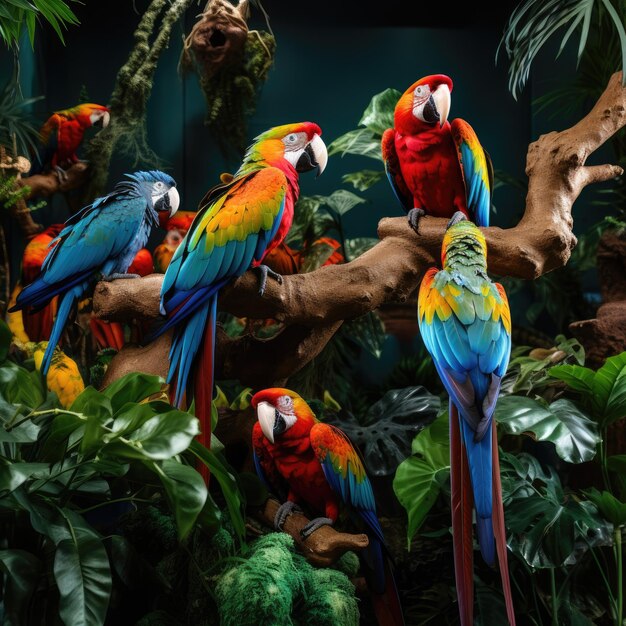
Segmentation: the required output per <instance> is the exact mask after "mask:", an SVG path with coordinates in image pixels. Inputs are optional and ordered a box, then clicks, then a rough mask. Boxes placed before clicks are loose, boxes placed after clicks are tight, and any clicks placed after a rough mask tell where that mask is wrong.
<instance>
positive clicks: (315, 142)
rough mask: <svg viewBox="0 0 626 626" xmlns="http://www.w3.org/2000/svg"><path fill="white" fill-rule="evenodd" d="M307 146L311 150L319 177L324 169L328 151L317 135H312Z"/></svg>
mask: <svg viewBox="0 0 626 626" xmlns="http://www.w3.org/2000/svg"><path fill="white" fill-rule="evenodd" d="M309 145H310V146H311V150H313V156H314V157H315V161H316V162H317V175H318V176H319V175H320V174H321V173H322V172H323V171H324V170H325V169H326V164H327V163H328V150H326V144H325V143H324V142H323V141H322V138H321V137H320V136H319V135H313V139H311V142H310V143H309Z"/></svg>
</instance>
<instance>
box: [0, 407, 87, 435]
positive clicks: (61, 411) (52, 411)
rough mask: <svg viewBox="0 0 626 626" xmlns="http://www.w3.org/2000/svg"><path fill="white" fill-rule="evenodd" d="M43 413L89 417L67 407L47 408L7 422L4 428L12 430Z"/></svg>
mask: <svg viewBox="0 0 626 626" xmlns="http://www.w3.org/2000/svg"><path fill="white" fill-rule="evenodd" d="M42 415H74V416H76V417H79V418H80V419H82V420H86V419H87V418H86V417H85V416H84V415H82V414H81V413H75V412H74V411H66V410H65V409H46V410H45V411H32V412H31V413H29V414H28V415H27V416H26V417H24V418H23V419H21V420H20V421H19V422H16V423H15V424H12V423H11V422H7V424H6V425H5V427H4V429H5V430H12V429H13V428H17V427H18V426H21V425H22V424H23V423H24V422H28V421H30V420H32V419H33V417H41V416H42ZM16 417H17V413H16ZM11 421H13V420H11Z"/></svg>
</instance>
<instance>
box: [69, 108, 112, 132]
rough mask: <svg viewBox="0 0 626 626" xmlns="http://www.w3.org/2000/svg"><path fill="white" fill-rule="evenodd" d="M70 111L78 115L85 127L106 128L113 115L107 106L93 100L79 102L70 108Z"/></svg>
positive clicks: (75, 115)
mask: <svg viewBox="0 0 626 626" xmlns="http://www.w3.org/2000/svg"><path fill="white" fill-rule="evenodd" d="M68 113H71V115H73V116H74V117H76V118H77V119H78V120H79V121H80V122H82V125H83V126H85V127H89V126H101V127H102V128H106V127H107V126H108V125H109V121H110V120H111V115H110V113H109V109H108V108H107V107H105V106H102V105H101V104H93V103H91V102H85V103H84V104H79V105H77V106H75V107H73V108H72V109H69V111H68Z"/></svg>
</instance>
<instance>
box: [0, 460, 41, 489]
mask: <svg viewBox="0 0 626 626" xmlns="http://www.w3.org/2000/svg"><path fill="white" fill-rule="evenodd" d="M49 471H50V466H49V465H48V463H9V464H7V465H0V492H2V491H6V492H11V491H13V490H14V489H17V488H18V487H19V486H20V485H21V484H22V483H24V482H26V481H27V480H30V479H32V478H42V477H44V476H45V475H47V474H48V473H49Z"/></svg>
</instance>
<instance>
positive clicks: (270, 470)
mask: <svg viewBox="0 0 626 626" xmlns="http://www.w3.org/2000/svg"><path fill="white" fill-rule="evenodd" d="M251 404H252V406H253V407H254V409H255V410H256V411H257V415H258V421H257V423H256V424H255V425H254V429H253V431H252V443H253V450H254V462H255V466H256V469H257V473H258V475H259V477H260V478H261V479H262V480H263V481H264V482H265V483H266V485H267V486H268V488H269V489H270V490H271V491H273V492H274V493H275V494H276V495H278V496H279V497H281V498H282V499H283V500H287V502H288V503H293V504H296V505H303V506H305V507H306V508H308V509H309V510H310V512H311V513H313V514H315V515H320V516H322V517H319V518H316V519H314V520H312V521H311V522H310V523H309V525H308V526H307V527H305V528H304V529H303V534H304V535H305V536H307V535H308V534H310V533H311V532H313V530H315V529H316V528H318V527H319V526H320V525H323V524H332V523H334V522H336V521H337V518H338V517H339V513H340V511H341V509H344V508H346V509H347V510H348V512H349V513H351V514H352V516H355V517H358V518H360V520H361V522H362V524H363V525H364V527H365V530H366V533H367V535H368V537H369V542H370V543H369V546H368V548H367V549H366V554H365V558H364V560H365V564H366V567H367V575H366V578H367V580H368V585H369V587H370V589H371V590H372V592H373V593H374V594H375V597H374V600H375V609H376V610H377V614H379V615H384V616H385V617H383V618H382V619H383V620H384V621H382V622H381V624H383V623H384V624H396V625H399V624H403V623H404V622H403V618H402V611H401V609H400V605H399V601H398V597H397V591H396V589H395V583H394V581H393V576H392V575H391V569H390V567H389V565H388V562H387V557H386V555H385V538H384V535H383V531H382V528H381V526H380V522H379V521H378V517H377V515H376V503H375V500H374V492H373V490H372V485H371V483H370V481H369V478H368V477H367V474H366V472H365V467H364V466H363V462H362V461H361V459H360V458H359V455H358V453H357V451H356V450H355V449H354V447H353V445H352V443H351V442H350V440H349V439H348V438H347V437H346V435H345V434H344V433H343V432H342V431H341V430H340V429H339V428H336V427H335V426H332V425H330V424H325V423H323V422H320V421H318V420H317V418H316V417H315V415H314V414H313V412H312V411H311V409H310V407H309V405H308V404H307V403H306V402H305V401H304V400H303V399H302V398H301V397H300V396H299V395H298V394H297V393H295V392H294V391H290V390H289V389H281V388H272V389H265V390H263V391H260V392H258V393H257V394H255V395H254V396H253V398H252V400H251ZM283 506H284V505H283ZM289 510H290V509H289ZM278 527H279V529H281V524H278ZM383 596H384V597H385V598H384V600H382V597H383ZM377 602H378V603H379V604H378V605H377Z"/></svg>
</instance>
